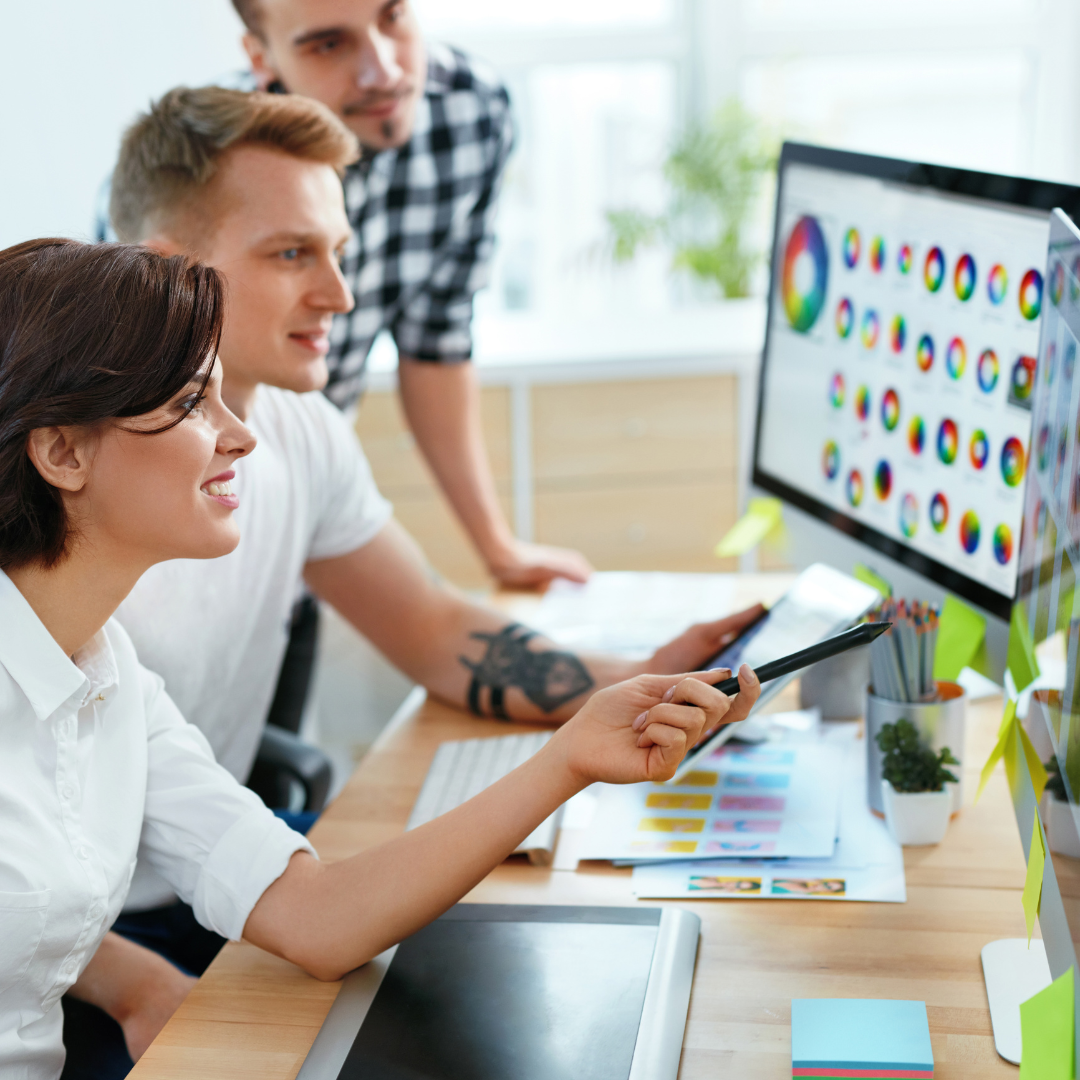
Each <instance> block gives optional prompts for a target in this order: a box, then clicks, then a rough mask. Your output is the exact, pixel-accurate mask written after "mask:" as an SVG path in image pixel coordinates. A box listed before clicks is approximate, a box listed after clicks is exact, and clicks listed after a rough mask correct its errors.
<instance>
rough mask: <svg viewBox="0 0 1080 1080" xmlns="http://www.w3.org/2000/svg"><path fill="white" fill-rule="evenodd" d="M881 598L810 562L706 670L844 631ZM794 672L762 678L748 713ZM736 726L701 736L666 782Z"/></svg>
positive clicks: (772, 656) (771, 655)
mask: <svg viewBox="0 0 1080 1080" xmlns="http://www.w3.org/2000/svg"><path fill="white" fill-rule="evenodd" d="M881 599H882V596H881V594H880V593H879V592H878V591H877V589H875V588H873V587H872V586H870V585H864V584H863V583H862V582H861V581H856V580H855V578H853V577H851V576H850V575H848V574H843V573H841V572H840V571H839V570H834V569H833V568H832V567H831V566H825V565H824V563H814V565H813V566H810V567H807V569H806V570H804V571H803V572H802V573H801V574H800V575H799V576H798V578H797V579H796V580H795V584H794V585H792V586H791V588H790V589H789V590H788V591H787V592H786V593H785V594H784V595H783V596H782V597H781V598H780V599H779V600H778V601H777V602H776V603H775V604H774V605H773V606H772V608H771V609H770V610H769V613H768V614H767V615H766V616H765V617H764V618H763V619H761V620H759V621H758V622H756V623H754V624H752V625H751V626H750V627H748V628H747V629H746V630H745V631H744V632H743V633H742V634H740V635H739V637H737V638H736V639H735V640H734V641H733V642H732V643H731V644H730V645H728V646H726V647H725V648H724V649H723V650H722V651H721V652H720V653H718V654H717V655H716V656H714V657H713V658H712V660H710V661H709V663H708V664H706V665H705V666H706V668H708V669H709V670H711V669H713V668H731V670H732V672H736V671H738V669H739V666H740V665H741V664H749V665H750V666H751V667H752V668H758V667H760V666H761V665H762V664H766V663H768V662H769V661H770V660H779V659H780V658H781V657H783V656H787V655H788V654H789V653H793V652H798V650H799V649H806V648H809V647H810V646H811V645H816V644H817V643H818V642H819V641H824V640H825V638H828V637H832V636H833V635H834V634H839V633H840V632H841V631H844V630H847V629H848V628H849V627H851V626H854V625H855V623H857V622H858V621H859V620H860V619H861V618H862V617H863V616H864V615H865V614H866V613H867V612H868V611H870V609H871V608H873V607H874V605H875V604H877V603H879V602H880V601H881ZM796 674H798V673H797V672H795V673H793V674H791V675H784V676H782V677H781V678H779V679H774V680H773V681H772V682H769V683H766V684H765V685H764V686H763V687H762V688H761V697H760V698H758V700H757V704H756V705H755V706H754V708H753V710H752V711H751V715H753V713H754V712H756V711H757V710H758V709H760V708H761V706H762V705H764V704H765V702H767V701H769V700H771V699H772V698H774V697H775V696H776V695H777V694H778V693H780V691H781V690H783V688H784V687H785V686H787V684H788V683H789V682H790V681H791V680H792V679H793V678H795V675H796ZM740 727H742V724H726V725H725V726H724V727H722V728H719V729H718V730H717V731H716V732H714V733H713V734H712V735H710V736H708V737H706V738H705V739H703V740H702V741H701V742H700V743H698V745H697V746H696V747H695V748H694V749H693V750H691V751H690V753H689V754H687V755H686V758H685V759H684V761H683V763H682V765H680V766H679V770H678V772H676V773H675V775H674V777H672V779H671V780H670V781H669V783H672V784H677V783H678V782H679V780H680V779H681V778H682V777H683V776H685V775H686V774H687V773H688V772H690V771H691V770H692V769H695V768H701V764H702V762H703V761H704V760H705V758H707V757H708V756H709V755H710V754H712V753H713V751H714V750H716V749H717V748H718V747H720V746H722V745H723V744H724V743H725V742H727V740H728V739H730V738H731V737H732V736H733V735H738V733H739V728H740Z"/></svg>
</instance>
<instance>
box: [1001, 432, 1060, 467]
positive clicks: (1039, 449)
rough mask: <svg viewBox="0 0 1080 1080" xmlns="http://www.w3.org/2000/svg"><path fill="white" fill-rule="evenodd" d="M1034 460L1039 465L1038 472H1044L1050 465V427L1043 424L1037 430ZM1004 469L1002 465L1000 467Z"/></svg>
mask: <svg viewBox="0 0 1080 1080" xmlns="http://www.w3.org/2000/svg"><path fill="white" fill-rule="evenodd" d="M1035 458H1036V460H1037V461H1038V463H1039V472H1046V466H1047V465H1049V464H1050V425H1049V424H1043V426H1042V427H1041V428H1040V429H1039V439H1038V442H1036V444H1035ZM1002 468H1003V469H1004V464H1003V465H1002Z"/></svg>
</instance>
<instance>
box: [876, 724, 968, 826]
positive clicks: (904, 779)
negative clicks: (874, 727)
mask: <svg viewBox="0 0 1080 1080" xmlns="http://www.w3.org/2000/svg"><path fill="white" fill-rule="evenodd" d="M877 744H878V746H880V747H881V751H882V753H883V754H884V755H885V756H884V757H883V758H882V761H881V775H882V777H883V779H882V781H881V797H882V801H883V802H884V804H885V821H886V822H887V823H888V826H889V832H891V833H892V835H893V838H894V839H895V840H896V842H897V843H898V844H936V843H938V842H939V841H940V840H941V838H942V837H943V836H944V835H945V830H946V828H948V825H949V813H950V810H951V808H952V792H951V791H950V789H949V788H948V787H947V786H946V785H948V784H955V783H956V782H957V781H956V777H955V776H954V775H953V774H952V773H951V772H949V770H948V769H946V768H945V766H946V765H959V764H960V763H959V762H958V761H957V760H956V758H955V757H953V755H952V752H951V751H950V750H949V748H948V747H947V746H946V747H945V748H944V749H943V750H941V751H940V752H939V753H936V754H935V753H934V751H933V750H931V749H930V747H928V746H925V745H923V743H922V742H920V740H919V733H918V731H916V730H915V725H914V724H913V723H912V722H911V721H910V720H903V719H901V720H897V721H896V723H895V724H885V725H884V726H883V727H882V729H881V731H879V732H878V735H877Z"/></svg>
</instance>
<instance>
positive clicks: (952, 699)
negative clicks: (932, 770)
mask: <svg viewBox="0 0 1080 1080" xmlns="http://www.w3.org/2000/svg"><path fill="white" fill-rule="evenodd" d="M936 685H937V691H938V699H937V700H936V701H892V700H890V699H889V698H882V697H878V696H877V694H875V693H874V692H873V690H872V689H870V688H867V691H866V796H867V799H868V801H869V803H870V809H871V810H874V811H875V812H876V813H878V814H884V813H885V806H884V804H883V803H882V799H881V779H882V777H881V759H882V757H883V756H884V755H883V754H882V752H881V749H880V748H879V747H878V744H877V734H878V732H879V731H880V730H881V729H882V727H883V726H884V725H885V724H895V723H896V721H897V720H910V721H911V723H912V724H914V725H915V730H916V731H918V733H919V734H920V735H921V736H922V737H923V739H925V740H926V742H927V743H928V744H929V745H930V747H931V748H932V749H933V750H935V751H937V750H941V749H942V748H944V747H946V746H947V747H948V748H949V749H950V750H951V751H952V754H953V757H955V758H956V760H957V761H959V762H960V764H959V765H952V766H950V769H951V770H952V772H954V773H955V774H956V776H957V778H958V779H959V781H960V782H959V783H958V784H957V785H956V786H955V787H954V788H953V803H952V812H953V813H954V814H955V813H956V812H957V811H958V810H959V809H960V807H961V806H963V804H964V771H963V770H964V738H965V735H966V728H967V724H966V717H967V694H966V693H965V692H964V688H963V687H962V686H960V685H959V683H954V682H939V683H937V684H936Z"/></svg>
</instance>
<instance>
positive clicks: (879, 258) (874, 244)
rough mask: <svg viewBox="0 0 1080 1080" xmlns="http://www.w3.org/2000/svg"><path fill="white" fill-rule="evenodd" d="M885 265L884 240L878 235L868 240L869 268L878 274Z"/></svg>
mask: <svg viewBox="0 0 1080 1080" xmlns="http://www.w3.org/2000/svg"><path fill="white" fill-rule="evenodd" d="M884 265H885V241H884V239H883V238H882V237H880V236H875V237H874V239H873V240H871V241H870V269H871V270H873V271H874V273H875V274H880V273H881V269H882V267H883V266H884Z"/></svg>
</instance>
